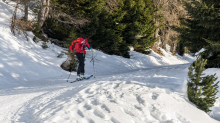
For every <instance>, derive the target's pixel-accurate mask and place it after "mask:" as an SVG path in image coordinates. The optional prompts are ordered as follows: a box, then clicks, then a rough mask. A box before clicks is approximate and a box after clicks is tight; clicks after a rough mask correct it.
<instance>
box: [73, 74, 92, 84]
mask: <svg viewBox="0 0 220 123" xmlns="http://www.w3.org/2000/svg"><path fill="white" fill-rule="evenodd" d="M91 77H93V75H91V76H89V77H87V78H85V79H81V80H74V81H72V82H70V83H74V82H78V81H82V80H88V79H90V78H91Z"/></svg>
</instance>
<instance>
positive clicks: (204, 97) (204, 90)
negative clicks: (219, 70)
mask: <svg viewBox="0 0 220 123" xmlns="http://www.w3.org/2000/svg"><path fill="white" fill-rule="evenodd" d="M206 63H207V60H204V59H202V58H201V57H198V58H197V60H196V61H195V62H194V63H193V64H192V65H191V66H190V67H189V72H188V77H189V79H188V84H187V86H188V88H187V93H188V98H189V100H190V101H191V102H192V103H194V104H195V105H196V106H197V107H198V108H199V109H201V110H203V111H205V112H209V111H211V110H210V109H209V108H210V107H212V106H214V103H215V101H216V99H217V98H218V97H216V94H217V93H218V83H219V82H215V81H216V80H217V77H215V74H214V75H207V76H205V77H203V76H204V74H203V73H202V72H203V69H204V66H205V65H206Z"/></svg>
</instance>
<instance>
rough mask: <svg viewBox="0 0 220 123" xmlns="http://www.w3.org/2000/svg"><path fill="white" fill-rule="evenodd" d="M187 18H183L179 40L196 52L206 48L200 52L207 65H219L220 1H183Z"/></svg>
mask: <svg viewBox="0 0 220 123" xmlns="http://www.w3.org/2000/svg"><path fill="white" fill-rule="evenodd" d="M185 7H186V10H187V11H188V15H189V18H187V19H183V21H182V24H183V26H182V27H181V28H179V29H177V30H178V31H179V32H180V34H181V35H180V42H181V44H183V46H186V47H188V49H189V50H190V52H192V53H196V52H198V51H199V50H200V49H201V48H205V49H206V50H205V51H204V52H203V53H202V54H201V56H202V58H204V59H207V65H206V68H207V67H218V68H219V67H220V40H219V39H220V1H219V0H201V1H200V2H199V1H197V0H191V2H185Z"/></svg>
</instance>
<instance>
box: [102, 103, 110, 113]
mask: <svg viewBox="0 0 220 123" xmlns="http://www.w3.org/2000/svg"><path fill="white" fill-rule="evenodd" d="M101 108H103V109H104V110H106V111H107V112H108V113H111V111H110V109H109V108H108V107H107V106H106V105H105V104H103V105H102V106H101Z"/></svg>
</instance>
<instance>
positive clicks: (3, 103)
mask: <svg viewBox="0 0 220 123" xmlns="http://www.w3.org/2000/svg"><path fill="white" fill-rule="evenodd" d="M14 6H15V3H14V2H9V3H8V4H6V3H5V2H3V1H2V0H0V123H52V122H53V123H68V122H70V123H75V122H77V123H130V122H135V123H146V122H149V123H189V122H190V123H217V122H218V123H219V121H220V101H219V100H218V101H217V102H216V104H215V107H213V117H214V118H215V119H217V120H219V121H216V120H214V119H212V118H211V117H209V116H208V115H207V114H206V113H204V112H203V111H201V110H199V109H197V108H196V107H195V106H194V105H193V104H192V103H190V102H189V101H188V100H187V98H186V96H185V95H186V94H185V93H186V78H187V72H188V69H187V67H188V66H189V63H192V62H193V61H194V60H195V58H193V57H191V56H190V55H187V54H185V55H184V56H183V57H182V56H178V55H176V56H173V55H172V54H171V53H169V52H166V51H164V50H163V49H161V50H162V51H163V53H164V56H160V55H158V54H157V53H155V52H153V51H152V53H151V54H150V55H144V54H140V53H137V52H135V51H130V55H131V58H130V59H125V58H123V57H120V56H116V55H107V54H104V53H102V52H100V51H98V50H94V57H95V58H94V59H95V72H96V78H95V79H93V78H91V80H88V81H81V82H77V83H67V82H66V79H67V78H68V75H69V72H66V71H64V70H62V69H61V68H60V65H61V64H62V63H63V62H64V61H65V60H66V58H67V56H65V55H64V56H63V57H62V58H57V56H58V55H59V54H60V53H61V52H62V51H65V49H63V48H61V47H58V46H56V45H54V44H50V43H47V45H48V47H49V48H47V49H43V48H42V46H41V45H42V41H39V42H34V41H33V40H32V39H33V37H34V35H33V34H32V33H31V32H27V33H28V39H29V41H27V40H26V39H25V37H24V36H23V35H17V36H14V35H13V34H12V33H11V30H10V22H11V17H12V14H13V11H14ZM29 12H30V13H31V11H29ZM22 14H23V10H22V9H18V12H17V17H22V16H23V15H22ZM29 17H30V18H34V17H33V16H31V14H30V16H29ZM86 57H87V58H86V61H85V62H86V63H85V64H86V66H85V67H86V73H87V75H91V74H93V64H92V63H90V60H91V51H88V52H87V55H86ZM179 64H185V65H179ZM170 65H173V66H170ZM216 70H217V71H219V72H217V76H218V77H219V78H220V75H219V73H220V70H219V69H213V70H208V71H209V74H213V73H215V71H216ZM75 76H76V73H75V72H73V73H72V75H71V78H70V79H71V80H74V79H75ZM218 97H220V93H218Z"/></svg>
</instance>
